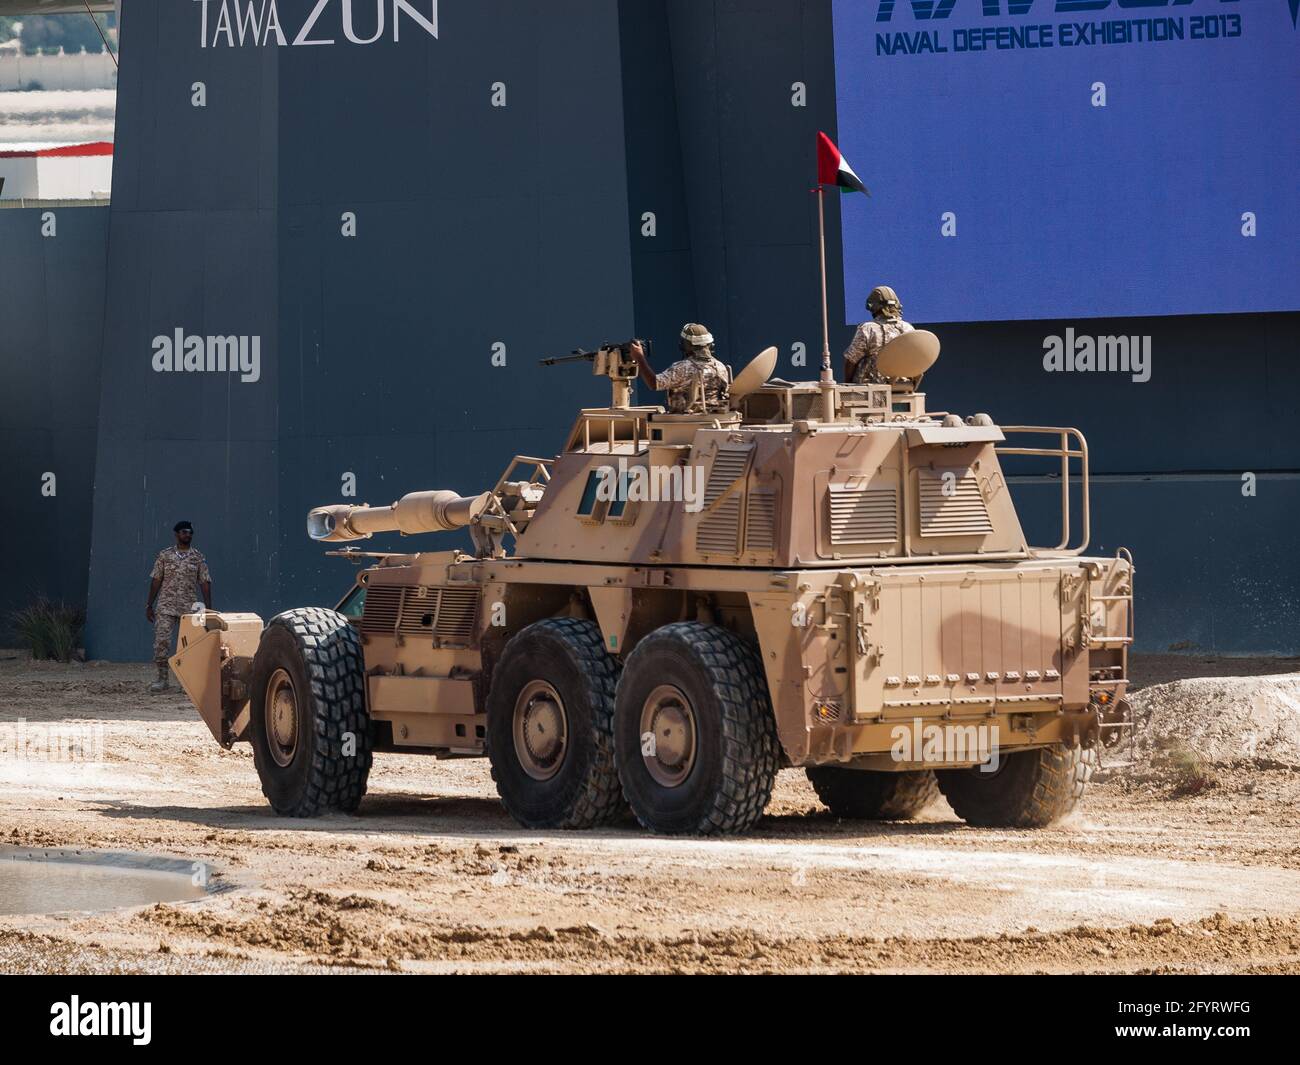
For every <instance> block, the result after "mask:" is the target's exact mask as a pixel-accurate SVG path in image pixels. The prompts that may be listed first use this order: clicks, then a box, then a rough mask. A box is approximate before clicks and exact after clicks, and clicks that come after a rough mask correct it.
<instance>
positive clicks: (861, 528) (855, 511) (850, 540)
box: [830, 484, 898, 544]
mask: <svg viewBox="0 0 1300 1065" xmlns="http://www.w3.org/2000/svg"><path fill="white" fill-rule="evenodd" d="M830 503H831V543H833V544H892V543H894V542H895V541H896V540H897V539H898V489H896V488H858V487H850V486H848V485H842V484H833V485H831V486H830Z"/></svg>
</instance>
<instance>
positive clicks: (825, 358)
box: [817, 182, 835, 384]
mask: <svg viewBox="0 0 1300 1065" xmlns="http://www.w3.org/2000/svg"><path fill="white" fill-rule="evenodd" d="M817 236H818V243H819V245H820V248H821V265H822V376H821V379H822V381H823V382H825V383H828V384H833V383H834V381H835V373H834V371H833V370H832V369H831V326H830V313H829V310H828V308H827V302H826V187H825V186H824V185H822V184H821V183H820V182H819V183H818V185H817Z"/></svg>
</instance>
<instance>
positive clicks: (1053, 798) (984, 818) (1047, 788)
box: [936, 743, 1097, 828]
mask: <svg viewBox="0 0 1300 1065" xmlns="http://www.w3.org/2000/svg"><path fill="white" fill-rule="evenodd" d="M1096 764H1097V752H1096V751H1095V750H1094V749H1093V748H1091V747H1079V746H1077V745H1073V746H1069V747H1067V746H1066V745H1065V744H1063V743H1056V744H1053V745H1052V746H1050V747H1043V748H1040V749H1038V750H1032V751H1020V752H1018V753H1015V754H1004V755H1003V756H1002V761H1001V765H999V767H998V769H997V772H995V773H981V772H980V770H979V767H978V766H976V767H975V768H973V769H948V770H941V771H940V772H939V773H937V774H936V775H937V776H938V778H939V790H940V791H942V792H943V796H944V798H945V799H947V800H948V805H950V806H951V807H952V808H953V810H954V811H956V813H957V816H958V817H960V818H961V819H962V820H963V821H965V822H966V823H967V824H969V825H977V826H979V827H982V828H1042V827H1044V826H1045V825H1050V824H1051V823H1052V822H1053V821H1058V820H1060V819H1061V818H1062V817H1064V816H1065V815H1066V814H1068V813H1070V811H1072V810H1073V809H1074V808H1075V807H1076V806H1077V805H1078V804H1079V800H1080V799H1082V798H1083V792H1084V790H1085V789H1086V788H1087V786H1088V780H1089V779H1090V778H1091V777H1092V771H1093V769H1094V768H1095V767H1096Z"/></svg>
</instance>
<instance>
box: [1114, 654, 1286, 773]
mask: <svg viewBox="0 0 1300 1065" xmlns="http://www.w3.org/2000/svg"><path fill="white" fill-rule="evenodd" d="M1130 701H1131V702H1132V704H1133V712H1134V717H1135V719H1136V721H1137V725H1138V727H1137V736H1136V754H1137V758H1138V761H1139V763H1157V762H1159V761H1161V760H1162V758H1165V757H1167V756H1168V755H1169V754H1170V753H1171V752H1175V753H1180V752H1181V753H1183V754H1184V755H1190V756H1194V757H1196V758H1198V759H1200V760H1203V761H1205V762H1209V763H1213V764H1217V765H1236V764H1242V763H1245V764H1256V765H1263V766H1287V767H1293V766H1295V767H1300V673H1287V674H1282V675H1280V676H1274V677H1198V678H1194V679H1189V680H1176V681H1174V682H1172V683H1170V684H1156V685H1153V686H1152V687H1149V688H1143V689H1142V690H1141V691H1139V692H1137V693H1135V694H1134V695H1133V696H1132V697H1131V700H1130Z"/></svg>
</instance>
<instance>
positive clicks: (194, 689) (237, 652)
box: [168, 611, 263, 748]
mask: <svg viewBox="0 0 1300 1065" xmlns="http://www.w3.org/2000/svg"><path fill="white" fill-rule="evenodd" d="M262 627H263V626H262V619H261V618H260V617H258V616H257V615H256V614H218V613H216V612H214V611H206V612H204V613H202V614H187V615H185V617H183V618H181V623H180V630H179V632H178V634H177V637H176V654H174V655H173V656H172V657H171V658H170V659H169V660H168V661H169V664H170V666H171V667H172V672H174V673H175V674H176V678H177V680H179V681H180V683H181V687H182V688H184V689H185V694H186V695H188V696H189V697H190V701H191V702H192V703H193V704H194V706H195V708H196V709H197V710H198V712H199V716H200V717H201V718H203V721H204V724H206V725H207V726H208V729H209V730H210V731H211V733H212V735H213V738H214V739H216V741H217V742H218V743H219V744H221V746H223V747H227V748H228V747H230V746H231V745H233V744H235V743H238V742H239V741H240V740H243V739H247V736H248V700H249V690H248V684H249V679H250V677H251V675H252V671H253V656H254V655H256V654H257V645H258V642H259V641H260V640H261V638H262Z"/></svg>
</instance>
